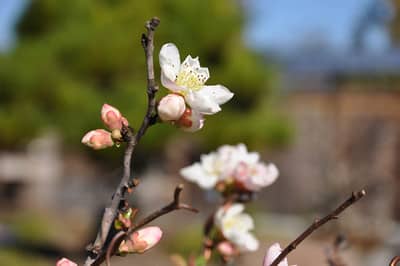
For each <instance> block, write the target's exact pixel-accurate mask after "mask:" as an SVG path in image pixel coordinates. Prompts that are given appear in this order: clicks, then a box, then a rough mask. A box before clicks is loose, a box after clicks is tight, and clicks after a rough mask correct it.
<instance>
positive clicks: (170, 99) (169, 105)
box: [157, 94, 186, 121]
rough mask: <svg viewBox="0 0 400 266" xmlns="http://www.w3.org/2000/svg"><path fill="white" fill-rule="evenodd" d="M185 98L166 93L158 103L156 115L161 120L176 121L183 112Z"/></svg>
mask: <svg viewBox="0 0 400 266" xmlns="http://www.w3.org/2000/svg"><path fill="white" fill-rule="evenodd" d="M185 109H186V104H185V99H184V98H183V97H182V96H180V95H177V94H168V95H167V96H165V97H163V98H162V99H161V101H160V103H159V104H158V107H157V110H158V116H159V117H160V118H161V120H162V121H176V120H178V119H179V118H180V117H181V116H182V115H183V112H185Z"/></svg>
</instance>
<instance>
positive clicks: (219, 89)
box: [201, 85, 233, 104]
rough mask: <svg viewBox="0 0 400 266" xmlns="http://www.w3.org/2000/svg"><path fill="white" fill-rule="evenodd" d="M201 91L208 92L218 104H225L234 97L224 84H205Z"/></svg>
mask: <svg viewBox="0 0 400 266" xmlns="http://www.w3.org/2000/svg"><path fill="white" fill-rule="evenodd" d="M201 91H202V93H205V94H208V95H209V97H211V98H212V99H213V100H214V101H215V102H216V103H217V104H224V103H226V102H227V101H229V100H230V99H232V97H233V93H232V92H231V91H230V90H228V89H227V88H226V87H224V86H222V85H212V86H204V87H203V88H202V89H201Z"/></svg>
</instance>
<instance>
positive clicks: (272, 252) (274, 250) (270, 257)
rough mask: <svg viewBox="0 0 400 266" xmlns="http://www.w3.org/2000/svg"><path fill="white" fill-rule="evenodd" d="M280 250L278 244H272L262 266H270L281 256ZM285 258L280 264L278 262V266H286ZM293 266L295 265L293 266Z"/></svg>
mask: <svg viewBox="0 0 400 266" xmlns="http://www.w3.org/2000/svg"><path fill="white" fill-rule="evenodd" d="M281 252H282V249H281V246H280V245H279V243H275V244H273V245H272V246H271V247H270V248H269V249H268V250H267V253H266V254H265V257H264V262H263V266H270V265H271V264H272V262H274V260H275V259H276V258H277V257H278V256H279V255H280V254H281ZM288 265H289V264H288V261H287V258H284V259H283V260H282V261H281V262H279V264H278V266H288ZM293 266H295V265H293Z"/></svg>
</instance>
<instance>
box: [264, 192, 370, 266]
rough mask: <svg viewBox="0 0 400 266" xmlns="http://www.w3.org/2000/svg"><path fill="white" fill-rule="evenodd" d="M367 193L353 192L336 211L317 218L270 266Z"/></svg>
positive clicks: (274, 265)
mask: <svg viewBox="0 0 400 266" xmlns="http://www.w3.org/2000/svg"><path fill="white" fill-rule="evenodd" d="M365 194H366V192H365V190H361V191H358V192H353V193H352V195H351V196H350V197H349V198H348V199H347V200H346V201H344V202H343V203H342V204H340V205H339V207H337V208H336V209H335V210H334V211H332V212H331V213H329V214H328V215H326V216H325V217H324V218H322V219H316V220H315V221H314V223H312V224H311V225H310V226H309V227H308V228H307V229H306V230H305V231H304V232H303V233H302V234H301V235H299V236H298V237H297V238H296V239H295V240H293V241H292V242H291V243H290V244H289V245H288V246H287V247H286V248H285V249H284V250H283V251H282V252H281V254H280V255H279V256H278V257H277V258H276V259H275V260H274V261H273V262H272V263H271V265H270V266H278V264H279V263H280V262H281V261H282V260H283V259H284V258H285V257H286V256H287V255H288V254H289V253H290V252H291V251H293V250H294V249H296V247H297V246H298V245H299V244H300V243H301V242H303V240H304V239H306V238H307V237H308V236H309V235H311V233H313V232H314V231H315V230H317V229H318V228H319V227H321V226H322V225H324V224H325V223H327V222H328V221H330V220H334V219H338V216H339V214H340V213H341V212H343V211H344V210H345V209H347V208H348V207H350V206H351V205H353V204H354V203H356V202H357V201H358V200H360V199H361V198H362V197H364V196H365Z"/></svg>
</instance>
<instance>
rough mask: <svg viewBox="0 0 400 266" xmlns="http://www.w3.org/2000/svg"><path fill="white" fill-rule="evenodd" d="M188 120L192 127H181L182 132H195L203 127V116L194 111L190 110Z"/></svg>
mask: <svg viewBox="0 0 400 266" xmlns="http://www.w3.org/2000/svg"><path fill="white" fill-rule="evenodd" d="M190 120H191V122H192V125H191V126H190V127H182V129H183V131H187V132H196V131H199V130H200V129H202V128H203V126H204V120H205V119H204V116H203V115H202V114H200V113H199V112H196V111H195V110H192V114H191V115H190Z"/></svg>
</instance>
